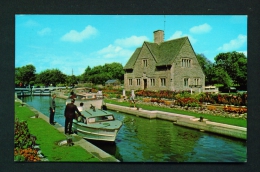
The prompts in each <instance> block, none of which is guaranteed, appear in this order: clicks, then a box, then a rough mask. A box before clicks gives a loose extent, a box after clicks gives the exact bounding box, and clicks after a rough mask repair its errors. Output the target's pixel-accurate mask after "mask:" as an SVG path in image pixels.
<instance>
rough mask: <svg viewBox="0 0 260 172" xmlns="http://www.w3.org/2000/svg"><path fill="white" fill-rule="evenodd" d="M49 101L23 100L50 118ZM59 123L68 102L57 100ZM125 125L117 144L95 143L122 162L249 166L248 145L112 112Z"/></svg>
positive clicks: (163, 121)
mask: <svg viewBox="0 0 260 172" xmlns="http://www.w3.org/2000/svg"><path fill="white" fill-rule="evenodd" d="M49 98H50V97H47V96H46V97H44V96H32V97H26V98H24V99H23V101H24V102H26V103H27V104H29V105H31V106H33V107H34V108H36V109H37V110H39V111H40V112H42V113H43V114H45V115H46V116H49V111H48V107H49ZM56 105H57V106H58V107H57V108H56V114H55V117H54V119H55V121H57V122H58V123H60V124H61V125H62V126H64V120H65V118H64V108H65V100H63V99H58V98H56ZM112 112H113V114H114V115H115V118H116V119H119V120H121V121H123V122H124V124H123V126H122V128H121V130H120V131H119V133H118V136H117V139H116V141H115V143H114V144H111V143H107V142H97V141H91V142H92V143H93V144H95V145H96V146H98V147H100V148H101V149H103V150H104V151H106V152H107V153H109V154H111V155H113V156H115V157H116V158H117V159H119V160H120V161H121V162H246V161H247V147H246V141H242V140H237V139H233V138H228V137H224V136H219V135H215V134H210V133H204V132H199V131H197V130H193V129H189V128H184V127H181V126H176V125H173V123H172V122H170V121H165V120H159V119H152V120H149V119H145V118H141V117H136V116H132V115H128V114H124V113H121V112H120V113H119V112H115V111H112Z"/></svg>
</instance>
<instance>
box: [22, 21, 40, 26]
mask: <svg viewBox="0 0 260 172" xmlns="http://www.w3.org/2000/svg"><path fill="white" fill-rule="evenodd" d="M24 25H25V26H27V27H34V26H39V23H37V22H36V21H34V20H28V21H27V22H26V23H25V24H24Z"/></svg>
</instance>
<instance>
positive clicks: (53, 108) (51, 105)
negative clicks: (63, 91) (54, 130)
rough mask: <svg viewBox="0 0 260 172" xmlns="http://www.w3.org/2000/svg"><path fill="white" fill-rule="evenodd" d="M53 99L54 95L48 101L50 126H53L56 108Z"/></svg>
mask: <svg viewBox="0 0 260 172" xmlns="http://www.w3.org/2000/svg"><path fill="white" fill-rule="evenodd" d="M55 98H56V94H53V95H52V96H51V99H50V117H49V122H50V124H51V125H55V121H54V114H55V107H56V104H55Z"/></svg>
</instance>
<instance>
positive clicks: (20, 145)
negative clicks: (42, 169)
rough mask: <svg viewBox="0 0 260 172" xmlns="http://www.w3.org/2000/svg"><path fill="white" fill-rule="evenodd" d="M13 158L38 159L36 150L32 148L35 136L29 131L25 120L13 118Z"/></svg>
mask: <svg viewBox="0 0 260 172" xmlns="http://www.w3.org/2000/svg"><path fill="white" fill-rule="evenodd" d="M14 134H15V136H14V146H15V148H14V160H15V161H32V162H36V161H40V160H41V158H40V157H39V156H38V151H37V150H36V149H34V148H33V147H34V146H35V140H36V137H35V136H32V135H31V134H30V132H29V129H28V125H27V122H26V121H22V122H20V121H19V120H18V119H17V118H16V119H15V131H14Z"/></svg>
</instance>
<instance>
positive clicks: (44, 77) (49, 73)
mask: <svg viewBox="0 0 260 172" xmlns="http://www.w3.org/2000/svg"><path fill="white" fill-rule="evenodd" d="M35 82H36V83H39V84H44V85H45V86H49V85H50V84H52V85H53V86H56V85H57V84H61V83H65V82H66V75H65V74H63V73H62V72H61V71H60V70H58V69H47V70H44V71H42V72H41V73H39V74H38V75H37V77H36V80H35Z"/></svg>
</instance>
